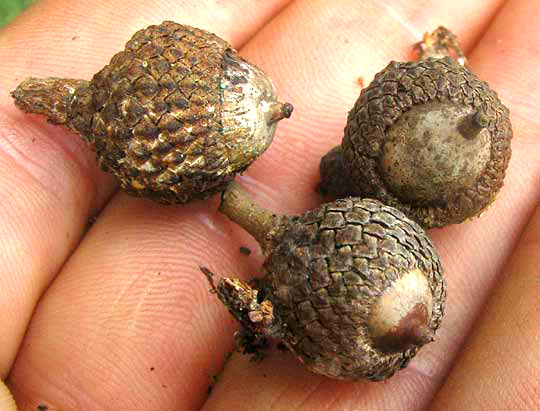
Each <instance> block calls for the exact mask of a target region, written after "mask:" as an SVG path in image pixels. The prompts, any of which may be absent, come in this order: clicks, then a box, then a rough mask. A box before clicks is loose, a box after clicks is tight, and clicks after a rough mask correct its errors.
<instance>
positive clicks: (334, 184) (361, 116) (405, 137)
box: [320, 27, 512, 227]
mask: <svg viewBox="0 0 540 411" xmlns="http://www.w3.org/2000/svg"><path fill="white" fill-rule="evenodd" d="M417 47H418V48H419V49H420V52H421V59H420V60H419V61H415V62H406V63H400V62H391V63H390V64H389V65H388V66H387V67H386V68H385V69H384V70H383V71H381V72H380V73H378V74H377V75H376V76H375V78H374V80H373V82H372V83H371V84H370V85H369V86H368V87H367V88H365V89H363V90H362V92H361V94H360V97H359V98H358V100H357V101H356V103H355V105H354V107H353V109H352V110H351V111H350V112H349V117H348V121H347V126H346V127H345V135H344V137H343V141H342V143H341V146H340V147H336V148H334V149H333V150H331V151H330V152H329V153H328V154H327V155H326V156H324V157H323V158H322V160H321V166H320V172H321V185H320V190H321V192H323V193H329V194H331V195H334V196H336V197H344V196H347V195H355V196H361V197H372V198H377V199H378V200H380V201H381V202H383V203H384V204H387V205H390V206H392V207H396V208H398V209H400V210H401V211H403V212H404V213H405V214H407V215H408V216H409V217H410V218H412V219H413V220H415V221H417V222H418V223H419V224H421V225H422V226H424V227H440V226H444V225H446V224H452V223H460V222H462V221H464V220H465V219H467V218H469V217H472V216H475V215H478V214H479V213H480V212H481V211H482V210H484V209H485V208H486V207H487V206H488V205H489V204H491V202H493V200H494V199H495V195H496V194H497V192H498V191H499V190H500V188H501V187H502V186H503V180H504V176H505V171H506V168H507V166H508V162H509V160H510V156H511V149H510V140H511V138H512V129H511V125H510V120H509V111H508V109H507V108H506V107H505V106H504V105H503V104H502V103H501V102H500V100H499V99H498V97H497V95H496V93H495V92H494V91H492V90H491V89H490V88H489V87H488V85H487V84H486V83H485V82H483V81H481V80H479V79H478V78H477V77H476V76H475V75H474V73H472V72H471V71H470V70H469V69H467V68H466V67H465V66H464V65H465V63H466V60H465V57H464V55H463V52H462V51H461V49H459V46H458V45H457V40H456V38H455V36H454V35H453V34H452V33H451V32H450V31H448V30H447V29H445V28H443V27H440V28H439V29H437V30H436V31H435V32H434V33H432V34H430V35H426V36H425V38H424V41H423V42H422V43H420V44H419V45H418V46H417ZM449 56H452V57H449Z"/></svg>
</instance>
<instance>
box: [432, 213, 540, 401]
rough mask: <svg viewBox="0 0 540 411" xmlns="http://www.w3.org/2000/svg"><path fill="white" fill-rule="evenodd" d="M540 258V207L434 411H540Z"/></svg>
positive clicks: (445, 385) (438, 396)
mask: <svg viewBox="0 0 540 411" xmlns="http://www.w3.org/2000/svg"><path fill="white" fill-rule="evenodd" d="M539 258H540V208H538V209H537V210H536V213H535V215H534V217H533V218H532V220H531V221H530V222H529V224H528V225H527V229H526V230H525V232H524V233H523V236H522V237H521V239H520V241H519V244H518V246H517V248H516V250H515V251H514V253H513V254H512V257H511V259H510V262H509V264H508V266H507V267H506V269H505V274H506V275H505V276H504V278H503V279H502V282H501V283H500V284H499V285H498V286H497V287H496V288H495V290H494V292H493V295H492V297H491V298H490V299H489V301H488V304H487V306H486V307H485V309H484V310H483V312H482V316H481V317H480V318H479V319H478V320H477V321H476V325H475V327H474V332H473V335H472V336H471V338H470V339H469V340H468V341H467V344H466V346H465V350H464V352H463V354H462V355H461V356H460V358H459V361H458V362H457V364H456V366H455V367H454V368H453V369H452V373H451V374H450V376H449V378H448V379H447V380H446V381H445V384H444V386H443V388H442V389H441V391H439V392H438V393H437V396H436V398H435V401H434V403H433V404H432V408H431V409H433V410H459V409H480V408H481V409H501V410H515V409H520V410H538V409H539V408H540V397H539V396H538V393H539V392H540V348H539V346H538V341H539V340H540V327H539V326H538V318H539V315H540V305H539V304H538V289H539V287H540V272H539V268H538V260H539Z"/></svg>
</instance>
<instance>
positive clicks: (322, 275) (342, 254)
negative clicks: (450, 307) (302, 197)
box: [202, 183, 446, 380]
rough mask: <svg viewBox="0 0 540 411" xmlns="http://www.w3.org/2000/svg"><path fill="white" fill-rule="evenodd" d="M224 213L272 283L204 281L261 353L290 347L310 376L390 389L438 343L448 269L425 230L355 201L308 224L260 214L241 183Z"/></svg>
mask: <svg viewBox="0 0 540 411" xmlns="http://www.w3.org/2000/svg"><path fill="white" fill-rule="evenodd" d="M220 211H221V212H222V213H224V214H225V215H226V216H227V217H229V218H230V219H231V220H232V221H234V222H236V223H237V224H239V225H240V226H242V227H243V228H244V229H245V230H246V231H248V232H249V233H250V234H251V235H252V236H253V237H255V239H256V240H257V241H258V242H259V244H260V246H261V249H262V252H263V255H264V257H265V261H264V264H263V277H262V278H261V279H258V280H255V281H252V282H250V283H247V282H245V281H242V280H240V279H236V278H222V279H220V280H219V281H218V282H217V283H216V281H215V280H214V275H213V274H212V273H211V272H210V270H208V269H207V268H204V267H202V270H203V272H204V273H205V275H206V276H207V278H208V280H209V281H210V284H211V287H212V290H213V291H214V292H215V293H216V294H217V296H218V297H219V299H220V300H221V301H222V302H223V304H224V305H225V306H226V307H227V308H228V309H229V311H230V312H231V314H232V315H233V316H234V317H235V318H236V319H237V320H238V321H239V322H240V324H241V325H242V330H241V332H240V334H238V335H237V341H238V342H239V343H240V345H241V346H242V347H241V349H243V350H244V352H248V353H254V352H255V353H256V351H257V349H258V347H264V346H266V342H267V341H268V340H276V341H279V342H281V343H283V344H284V345H285V346H286V347H287V348H288V349H289V350H290V351H291V352H292V353H293V354H294V355H295V356H296V357H297V358H298V359H299V360H300V361H301V362H302V363H304V365H305V366H306V367H307V369H308V370H310V371H312V372H315V373H318V374H322V375H326V376H329V377H332V378H338V379H353V380H355V379H360V378H367V379H370V380H382V379H385V378H388V377H390V376H392V375H393V374H394V373H395V372H396V371H397V370H399V369H401V368H403V367H405V366H406V365H407V364H408V362H409V360H410V359H411V358H412V357H413V356H414V355H415V354H416V353H417V352H418V350H419V349H420V347H422V346H423V345H424V344H426V343H428V342H430V341H432V340H433V339H434V334H435V331H436V330H437V328H438V327H439V325H440V323H441V320H442V316H443V306H444V300H445V296H446V286H445V282H444V278H443V274H442V267H441V263H440V260H439V257H438V256H437V253H436V251H435V248H434V247H433V244H432V243H431V241H430V240H429V238H428V237H427V236H426V234H425V233H424V231H423V230H422V229H421V228H420V226H419V225H418V224H416V223H415V222H413V221H411V220H409V219H408V218H407V217H406V216H405V215H404V214H403V213H401V212H400V211H398V210H396V209H394V208H391V207H387V206H385V205H383V204H381V203H380V202H378V201H376V200H369V199H359V198H347V199H343V200H337V201H335V202H333V203H328V204H324V205H323V206H321V207H320V208H319V209H317V210H313V211H309V212H307V213H305V214H303V215H300V216H282V215H275V214H274V213H272V212H270V211H268V210H266V209H264V208H262V207H260V206H258V205H257V204H255V203H254V202H253V201H252V200H251V199H250V197H249V196H248V195H247V194H246V192H245V191H244V190H243V189H242V188H241V187H240V186H239V185H238V184H236V183H231V184H230V185H229V187H228V188H227V189H226V190H225V191H224V193H223V195H222V203H221V206H220Z"/></svg>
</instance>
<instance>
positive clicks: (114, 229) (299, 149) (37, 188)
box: [0, 0, 540, 410]
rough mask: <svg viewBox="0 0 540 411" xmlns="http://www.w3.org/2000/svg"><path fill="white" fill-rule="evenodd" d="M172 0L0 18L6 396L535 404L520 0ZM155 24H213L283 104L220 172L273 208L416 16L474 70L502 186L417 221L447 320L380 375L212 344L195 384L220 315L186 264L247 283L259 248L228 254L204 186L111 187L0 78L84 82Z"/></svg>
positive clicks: (373, 405)
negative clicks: (170, 191)
mask: <svg viewBox="0 0 540 411" xmlns="http://www.w3.org/2000/svg"><path fill="white" fill-rule="evenodd" d="M178 3H179V2H172V1H170V2H160V6H159V7H156V6H152V7H149V6H148V3H147V2H142V1H135V2H127V1H126V2H124V1H117V2H114V3H113V2H105V1H97V2H96V1H94V2H92V3H90V2H83V1H78V2H74V1H72V2H68V3H65V4H61V3H60V2H58V1H56V2H55V1H50V0H49V1H47V0H43V1H41V2H40V3H38V4H37V5H36V6H34V7H33V8H31V9H30V10H29V11H28V12H27V13H26V14H25V15H23V16H22V17H21V18H19V19H18V20H17V21H16V22H15V23H13V24H12V25H10V26H9V27H7V28H6V29H4V30H3V31H2V32H0V61H2V62H9V66H8V67H9V68H8V69H7V70H6V69H4V70H2V72H0V106H1V107H2V110H1V111H0V204H1V207H2V209H1V212H0V247H1V249H2V250H3V253H2V254H3V256H2V264H3V270H2V275H1V276H0V308H1V311H0V312H1V313H2V317H1V318H2V320H3V321H1V323H0V327H2V328H0V347H2V350H0V376H1V377H2V379H5V378H7V384H8V385H9V386H10V388H11V389H12V392H13V393H14V395H15V397H16V399H17V401H18V404H19V407H20V408H21V409H24V410H26V409H37V407H38V405H40V404H43V405H47V406H48V407H49V409H56V410H67V409H145V410H149V409H156V410H169V409H171V410H173V409H174V410H178V409H182V410H184V409H185V410H191V409H199V408H201V407H204V409H206V410H215V409H219V410H223V409H235V410H242V409H249V410H252V409H257V410H265V409H278V410H290V409H295V410H303V409H304V410H319V409H332V410H341V409H343V410H345V409H366V408H368V409H383V410H386V409H422V408H426V407H428V406H429V407H431V408H433V409H437V408H438V409H467V408H468V409H480V408H484V409H489V408H492V409H512V408H516V407H517V406H521V407H522V408H525V407H528V409H537V408H538V407H539V405H540V404H539V403H540V398H539V397H540V396H539V395H538V390H539V389H540V378H539V377H540V350H539V349H538V347H537V346H538V344H537V341H538V339H539V338H540V327H538V322H537V321H535V320H536V319H537V318H538V312H539V311H540V308H539V306H538V302H537V299H536V298H535V297H536V289H535V285H538V278H537V276H535V273H536V270H537V267H536V266H535V264H534V263H535V260H536V259H537V258H538V255H539V251H538V242H539V241H540V215H539V214H538V212H537V213H536V215H535V214H534V209H535V207H536V206H537V203H538V196H539V193H540V185H539V184H538V182H539V180H540V164H538V162H537V161H535V160H536V159H535V157H536V155H535V150H538V149H539V148H540V147H538V146H539V145H540V143H538V142H537V141H535V135H536V134H537V133H538V131H539V130H538V128H539V127H538V125H537V124H538V114H537V113H536V106H537V104H538V96H537V94H538V93H535V89H536V87H535V86H536V84H537V82H538V80H539V75H538V74H537V70H536V67H537V66H536V62H537V61H538V60H540V57H539V56H538V52H537V50H536V49H535V47H536V46H535V45H536V44H537V43H538V41H539V40H540V33H539V32H538V30H536V28H535V27H536V21H537V20H538V17H539V13H540V12H539V11H538V10H537V7H535V5H534V4H531V3H532V2H526V1H525V0H521V1H508V2H506V3H505V4H504V6H503V2H502V1H501V0H489V1H482V2H481V1H476V2H466V1H463V0H459V1H455V2H444V3H443V2H437V4H432V3H425V2H420V1H414V2H402V3H400V2H357V1H352V0H343V1H337V2H332V5H330V3H329V2H325V1H323V0H317V1H313V0H297V1H296V2H294V3H290V2H289V1H287V0H269V1H265V2H257V3H255V2H252V1H249V0H234V1H233V0H231V1H227V2H217V1H216V2H211V3H212V4H211V5H201V4H200V2H195V1H184V2H181V4H178ZM289 3H290V4H289ZM113 4H114V7H113ZM255 4H256V6H255ZM163 20H175V21H177V22H180V23H184V24H189V25H192V26H195V27H200V28H203V29H206V30H209V31H212V32H214V33H216V34H218V35H220V36H221V37H223V38H225V39H227V40H228V41H229V42H230V43H231V44H232V45H233V46H234V47H236V48H238V49H240V50H241V52H242V54H243V55H244V56H245V57H247V58H248V59H249V60H250V61H253V62H254V63H256V64H259V65H260V66H261V67H262V68H263V69H264V70H265V71H266V72H267V74H268V75H269V76H270V77H271V78H272V79H273V80H274V82H275V84H276V86H277V89H278V95H279V96H280V99H281V100H282V101H290V102H292V103H293V104H294V105H295V112H294V114H293V118H292V119H291V120H290V121H288V122H281V123H280V125H279V127H278V133H277V135H276V137H275V138H274V143H273V144H272V146H271V147H270V148H269V150H268V151H267V152H266V153H265V154H263V156H262V157H261V158H260V159H259V160H257V162H256V163H254V164H253V165H252V166H251V167H250V169H249V171H248V172H247V173H246V174H245V176H244V177H241V178H240V179H241V181H242V184H243V185H244V186H246V187H247V188H248V189H249V190H250V191H251V192H252V193H253V196H254V198H255V199H256V200H257V201H258V202H260V203H261V204H262V205H264V206H265V207H267V208H269V209H272V210H274V211H276V212H280V213H300V212H303V211H305V210H307V209H309V208H313V207H315V206H317V205H318V204H319V202H320V198H319V197H318V196H317V194H316V193H315V192H314V187H315V185H316V184H317V182H318V178H319V177H318V165H319V159H320V157H321V156H322V155H323V154H325V153H326V152H327V150H328V149H330V148H331V147H333V146H334V145H335V144H337V143H338V142H339V141H340V140H341V137H342V130H343V127H344V125H345V121H346V115H347V111H348V110H349V109H350V108H351V107H352V105H353V103H354V101H355V100H356V98H357V97H358V94H359V92H360V89H361V87H360V85H359V84H358V79H359V78H360V77H361V78H362V79H363V82H364V83H365V84H366V85H367V83H369V81H370V79H371V78H372V77H373V75H374V74H375V73H376V72H378V71H380V70H381V69H382V68H383V67H384V66H386V64H387V63H388V61H389V60H391V59H394V60H408V59H411V58H412V55H411V44H412V43H414V42H416V41H418V40H419V39H420V38H421V36H422V34H423V32H424V31H431V30H433V29H434V28H436V27H437V26H438V25H444V26H446V27H449V28H450V29H452V30H453V31H454V32H455V33H456V34H457V35H458V37H459V38H460V40H461V42H462V44H463V46H464V48H465V50H466V51H467V54H468V56H469V62H470V66H471V68H472V69H473V71H475V72H476V73H477V74H478V76H479V77H480V78H481V79H483V80H486V81H488V83H489V84H490V86H491V87H492V88H493V89H494V90H496V91H497V92H498V93H499V95H500V97H501V99H502V100H503V102H504V103H505V104H506V105H507V106H508V107H509V108H510V110H511V118H512V122H513V128H514V135H515V137H514V140H513V142H512V148H513V157H512V160H511V162H510V167H509V169H508V174H507V178H506V185H505V187H504V188H503V189H502V191H501V193H500V194H499V195H498V198H497V200H496V202H495V203H494V205H493V206H491V207H490V208H489V209H488V210H487V211H486V212H485V214H484V215H483V216H482V217H481V218H478V219H474V220H472V221H469V222H466V223H464V224H461V225H456V226H451V227H447V228H445V229H442V230H433V231H431V232H430V235H431V236H432V237H433V238H434V242H435V243H436V246H437V247H438V250H439V251H440V254H441V257H442V261H443V264H444V267H445V272H446V278H447V281H448V300H447V305H446V307H447V308H446V317H445V319H444V320H443V324H442V328H441V329H440V330H439V331H438V333H437V335H436V342H434V343H432V344H429V345H427V346H425V347H424V348H422V350H421V351H420V352H419V354H418V355H417V357H416V358H415V359H414V360H413V361H412V362H411V364H410V365H409V367H408V368H406V369H405V370H402V371H400V372H399V373H397V374H396V376H394V377H393V378H392V379H390V380H388V381H387V382H384V383H370V382H346V381H333V380H329V379H327V378H324V377H320V376H316V375H312V374H309V373H308V372H306V371H305V370H304V369H303V368H302V366H301V365H300V364H299V363H297V362H296V360H294V359H293V357H292V356H291V355H289V354H284V353H276V354H275V355H274V353H270V355H269V356H268V357H267V358H266V359H265V360H264V361H263V362H262V363H259V364H254V363H250V362H249V359H248V358H246V357H244V356H241V355H233V357H232V358H231V359H230V360H229V361H228V362H227V363H226V365H225V368H224V370H223V372H222V373H221V374H220V377H219V381H218V383H217V384H216V386H215V387H214V390H213V391H212V395H211V396H210V397H209V398H207V388H208V385H209V383H210V381H211V376H212V375H214V374H217V373H218V372H219V371H220V369H221V367H222V366H223V363H224V358H225V355H226V353H227V352H228V351H230V350H231V349H232V344H233V341H232V330H233V329H235V327H237V326H236V324H235V323H234V321H233V320H232V318H231V317H230V315H229V314H228V313H227V312H226V311H225V310H224V309H223V307H222V306H221V304H220V303H219V302H218V301H217V299H215V297H214V296H212V295H211V294H210V293H209V292H208V283H207V282H206V279H205V278H204V277H203V276H202V274H201V273H200V271H199V269H198V266H199V265H200V264H204V265H207V266H209V267H210V268H211V269H212V271H215V272H217V273H222V274H227V275H228V276H229V275H234V276H236V275H238V276H244V277H245V278H248V277H250V276H252V275H253V274H254V273H256V272H257V271H258V269H259V264H260V255H254V256H253V255H252V257H249V258H248V257H245V256H243V255H241V254H240V253H239V251H238V249H239V247H240V246H241V245H247V246H249V247H250V248H251V249H252V250H257V246H256V245H255V243H254V241H253V240H252V239H250V238H249V237H248V236H247V235H246V234H245V233H243V232H242V231H241V230H240V229H238V228H236V227H234V226H233V225H232V223H230V222H229V221H227V220H226V218H224V217H223V216H221V215H220V214H218V213H217V212H216V209H217V202H218V199H217V198H215V199H213V200H212V201H208V202H199V203H195V204H190V205H187V206H175V207H165V206H161V205H158V204H155V203H153V202H151V201H148V200H142V199H136V198H132V197H128V196H127V195H125V194H123V193H116V186H115V183H114V181H113V180H112V178H111V177H110V176H108V175H105V174H103V173H101V172H100V171H98V170H97V167H96V164H95V160H94V155H93V153H91V152H90V151H89V150H88V148H87V147H86V145H85V143H84V142H83V141H82V140H81V139H79V138H78V137H76V136H74V135H72V134H70V133H68V132H66V131H64V130H62V129H61V128H59V127H55V126H52V125H48V124H46V123H45V122H44V119H43V118H40V117H37V116H30V115H27V114H24V113H22V112H20V111H18V110H17V109H16V108H15V107H14V106H13V102H12V100H11V99H10V98H9V96H8V93H9V91H11V90H13V89H14V88H15V87H16V85H17V84H18V83H19V82H20V81H21V80H22V79H23V78H25V77H27V76H29V75H32V76H43V77H48V76H62V77H74V78H87V79H88V78H90V76H91V75H92V74H93V73H94V72H96V71H97V70H99V69H100V68H101V67H102V66H103V65H104V64H106V63H108V61H109V59H110V57H111V56H112V55H113V54H114V53H115V52H117V51H119V50H121V49H122V48H123V46H124V44H125V42H126V41H127V40H128V39H129V38H130V36H131V35H132V33H133V32H135V31H136V30H138V29H140V28H143V27H145V26H147V25H149V24H156V23H160V22H161V21H163ZM96 213H99V216H98V219H97V221H96V222H95V223H94V224H93V226H92V227H91V228H90V229H89V230H87V222H88V220H89V218H91V217H92V216H93V215H94V214H96ZM509 259H510V260H509ZM509 261H510V262H509ZM503 273H504V274H506V276H505V277H504V279H503V280H502V282H501V283H500V284H499V285H498V287H497V288H494V286H495V282H496V281H497V279H498V278H499V276H500V274H503ZM494 290H495V291H494ZM492 292H495V294H494V296H493V298H492V299H490V300H489V301H488V302H487V305H486V299H487V298H488V296H489V294H490V293H492ZM481 312H483V315H482V316H481V317H480V318H479V319H478V318H477V316H478V315H479V314H480V313H481ZM471 333H472V335H471ZM535 341H536V344H534V342H535ZM461 350H464V352H463V354H462V355H461V356H458V353H459V352H460V351H461ZM453 367H454V368H453ZM441 387H442V388H441Z"/></svg>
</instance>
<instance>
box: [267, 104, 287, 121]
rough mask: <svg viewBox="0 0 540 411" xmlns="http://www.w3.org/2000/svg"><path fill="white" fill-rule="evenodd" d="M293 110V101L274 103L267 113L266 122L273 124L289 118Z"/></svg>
mask: <svg viewBox="0 0 540 411" xmlns="http://www.w3.org/2000/svg"><path fill="white" fill-rule="evenodd" d="M292 112H293V105H292V104H291V103H273V104H272V105H271V106H270V108H269V110H268V113H267V117H266V123H267V124H272V123H275V122H277V121H280V120H283V119H284V118H289V117H290V116H291V114H292Z"/></svg>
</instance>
